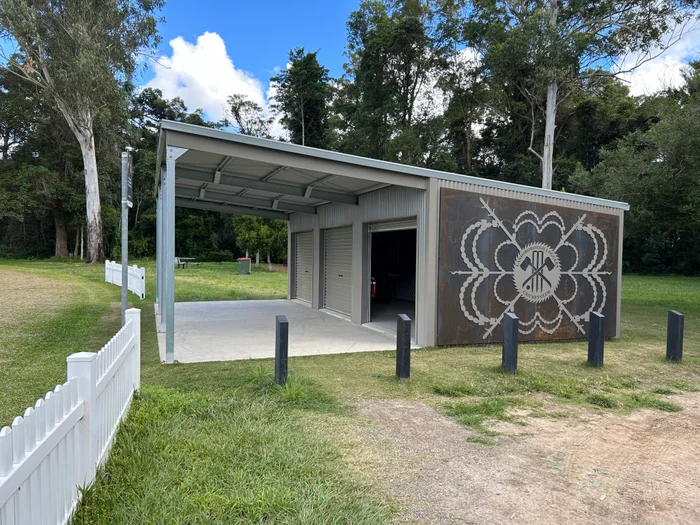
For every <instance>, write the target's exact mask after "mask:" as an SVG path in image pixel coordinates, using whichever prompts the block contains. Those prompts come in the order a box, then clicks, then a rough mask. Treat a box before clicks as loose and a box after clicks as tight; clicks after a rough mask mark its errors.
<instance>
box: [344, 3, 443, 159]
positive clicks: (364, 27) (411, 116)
mask: <svg viewBox="0 0 700 525" xmlns="http://www.w3.org/2000/svg"><path fill="white" fill-rule="evenodd" d="M446 3H449V2H445V1H444V0H399V1H393V0H365V1H363V2H362V3H361V4H360V7H359V9H357V10H356V11H354V12H353V13H351V15H350V18H349V20H348V23H347V27H348V44H347V51H346V54H347V55H348V59H349V60H348V63H347V64H346V65H345V69H346V72H345V76H344V79H343V80H342V81H341V89H340V92H339V97H338V100H337V101H336V104H335V106H336V109H337V111H338V112H339V113H340V119H339V121H340V135H341V139H342V141H341V146H342V148H343V149H344V150H346V151H350V152H352V153H356V154H359V155H366V156H369V157H374V158H381V159H386V160H398V161H401V162H406V163H417V162H419V161H420V160H421V159H422V158H423V156H424V152H423V151H422V150H421V143H422V142H423V141H422V140H421V137H419V136H418V129H417V127H416V124H417V123H419V122H421V123H425V121H426V119H428V120H431V119H433V118H434V117H435V116H436V115H435V113H437V112H435V111H432V112H431V111H426V108H428V109H434V108H435V107H436V105H437V101H436V100H434V99H432V98H431V97H432V96H433V95H434V92H435V89H434V88H435V84H436V80H437V78H436V77H437V75H436V68H437V67H438V66H439V64H440V60H441V59H442V58H443V57H444V55H445V54H446V53H447V52H448V51H449V49H450V47H449V46H447V45H446V43H445V40H446V38H447V37H446V35H445V31H443V26H442V25H441V21H442V13H443V11H442V9H443V5H444V4H446Z"/></svg>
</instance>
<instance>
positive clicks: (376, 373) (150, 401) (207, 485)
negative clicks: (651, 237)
mask: <svg viewBox="0 0 700 525" xmlns="http://www.w3.org/2000/svg"><path fill="white" fill-rule="evenodd" d="M145 264H146V267H147V272H148V273H147V286H148V289H147V300H144V301H138V300H135V301H133V296H131V298H132V301H133V304H134V305H135V306H138V307H141V308H142V312H143V313H142V332H143V341H142V385H143V386H142V392H141V395H140V397H139V399H138V400H136V402H135V403H134V404H133V408H132V411H131V413H130V415H129V418H128V420H127V422H126V424H125V425H124V426H123V428H122V429H121V430H120V432H119V437H118V440H117V444H116V446H115V448H114V449H113V452H112V454H111V456H110V460H109V462H108V463H107V465H106V466H105V468H104V470H103V472H102V473H101V475H100V476H99V477H98V479H97V481H96V482H95V484H94V486H93V487H92V488H91V489H90V490H89V491H88V492H87V493H86V496H85V500H84V503H83V505H82V506H81V507H80V509H79V514H78V516H77V520H76V523H78V524H81V525H82V524H85V525H87V524H97V523H115V524H127V523H129V524H130V523H236V522H250V523H272V522H274V523H383V522H385V521H386V520H389V519H391V509H392V503H391V502H390V501H388V500H387V499H386V498H384V497H383V496H382V495H381V494H378V493H377V492H376V490H371V489H368V487H367V486H366V485H364V484H363V483H361V482H360V481H358V479H356V478H355V477H354V474H352V473H351V472H350V471H348V467H347V466H346V464H345V463H344V461H343V460H342V459H341V457H340V455H339V452H338V451H339V449H340V448H341V447H340V445H339V444H338V443H337V442H336V441H335V439H337V436H338V435H341V434H342V432H343V431H344V429H345V428H346V427H344V426H343V425H345V424H347V421H348V418H350V419H351V418H353V417H355V416H354V415H353V411H352V410H351V409H350V408H348V407H349V406H350V405H351V403H352V402H353V401H354V400H357V399H367V398H404V399H411V400H419V401H422V402H425V403H427V404H430V405H432V406H434V407H435V408H437V409H438V410H441V411H444V412H445V413H449V414H450V415H451V416H452V417H454V418H455V419H456V420H457V421H460V422H462V423H463V424H465V425H468V426H470V427H471V428H473V429H475V430H477V431H479V432H480V433H481V434H480V435H477V436H473V437H472V438H470V440H471V441H472V442H473V443H477V444H482V445H491V444H494V442H492V441H490V440H489V439H486V437H483V436H485V435H488V434H489V433H490V430H489V422H490V421H492V420H496V421H498V420H505V421H512V422H516V423H518V422H522V421H521V419H522V418H515V419H514V418H513V417H512V416H510V415H509V410H510V409H512V408H516V407H521V406H526V407H536V410H535V412H536V413H537V415H540V416H545V415H549V416H550V417H565V416H566V414H567V410H569V409H572V408H574V407H576V409H577V410H580V409H581V407H584V409H590V410H602V411H612V412H619V413H627V412H629V411H632V410H637V409H654V410H664V411H675V410H678V409H680V406H678V405H677V404H675V403H671V402H669V401H668V400H665V399H663V396H667V395H679V394H682V393H683V392H690V391H699V390H700V279H698V278H687V277H646V276H645V277H641V276H625V277H624V279H623V317H622V323H623V325H622V326H623V329H622V338H621V339H619V340H616V341H608V342H607V343H606V353H605V367H604V368H603V369H597V368H591V367H588V366H586V363H585V358H586V343H585V342H572V343H549V344H527V345H522V346H521V348H520V361H519V371H518V373H517V374H514V375H510V374H504V373H502V372H501V371H500V369H499V364H500V348H498V347H467V348H440V349H434V348H427V349H421V350H415V351H413V352H412V356H411V367H412V368H411V379H410V380H408V381H397V380H396V379H395V376H394V372H395V360H394V359H395V357H394V353H393V352H369V353H358V354H341V355H329V356H311V357H297V358H292V359H290V382H289V384H288V385H287V386H286V387H284V388H281V387H279V386H277V385H275V384H274V383H273V382H272V379H271V378H272V376H273V362H272V361H271V360H259V361H252V360H251V361H236V362H224V363H200V364H187V365H184V364H175V365H169V366H163V365H161V364H160V362H159V358H158V349H157V342H156V337H155V319H154V315H153V304H152V300H153V295H154V291H155V290H154V284H155V282H154V275H153V266H154V264H153V262H152V261H146V263H145ZM2 270H11V272H12V273H11V276H12V278H11V281H12V282H24V281H27V282H29V281H31V280H32V279H35V280H37V283H36V286H35V287H34V288H31V289H29V290H27V291H26V293H23V294H18V293H14V292H13V295H11V296H10V297H9V298H7V299H6V301H7V302H9V303H10V304H12V305H15V306H17V307H20V306H21V307H22V308H19V309H17V308H14V307H13V308H12V309H11V310H10V311H11V312H15V310H17V311H18V312H19V313H14V314H13V315H9V316H7V315H6V316H5V317H3V318H1V319H0V360H1V364H2V366H1V367H0V374H2V375H1V376H0V393H1V395H2V400H3V403H0V406H2V414H4V416H2V417H4V422H5V423H7V422H8V419H9V417H10V416H12V415H15V414H18V413H21V411H23V409H24V407H26V406H28V405H29V404H33V402H34V400H35V399H36V397H38V396H39V395H41V394H43V393H44V392H45V391H46V390H48V389H49V388H50V387H51V386H53V384H55V383H56V382H57V381H61V380H63V379H64V374H65V357H66V355H68V354H70V353H72V352H74V351H78V350H91V351H95V350H97V349H98V348H99V347H100V346H101V345H102V344H104V342H105V341H106V340H107V339H108V338H109V336H111V334H113V333H114V332H116V330H118V328H119V313H118V312H119V310H118V301H119V289H118V288H117V287H115V286H112V285H108V284H105V283H104V282H103V267H101V266H90V265H84V264H81V263H70V262H65V261H64V262H56V261H0V273H1V272H2ZM236 271H237V270H236V267H235V264H227V263H205V264H204V265H203V266H202V268H200V269H188V270H179V271H176V299H177V300H178V301H181V300H222V299H228V298H234V297H240V298H259V299H261V298H273V297H274V298H277V297H284V296H285V293H286V275H285V274H284V273H282V272H274V273H268V272H266V271H265V270H264V269H260V270H258V271H255V272H254V273H253V275H251V276H237V274H236ZM41 278H43V279H46V281H44V280H43V279H41ZM47 297H48V298H49V299H46V298H47ZM47 300H48V301H49V302H51V304H52V305H53V306H52V308H50V309H47V308H44V307H43V306H42V305H43V304H44V303H45V302H46V301H47ZM27 305H28V306H27ZM669 308H673V309H678V310H680V311H682V312H683V313H685V315H686V318H685V330H686V332H685V336H686V337H685V346H684V350H685V354H684V360H683V363H682V364H680V365H677V364H673V363H669V362H667V361H666V360H665V359H664V355H665V327H666V310H667V309H669ZM81 341H87V342H86V343H82V342H81ZM8 385H9V386H8ZM535 412H533V414H534V413H535ZM511 413H512V411H511ZM319 418H322V419H323V421H324V422H325V424H327V425H331V426H333V431H329V432H323V430H322V428H321V427H320V426H317V425H316V424H315V422H316V421H318V420H319ZM334 436H335V437H334Z"/></svg>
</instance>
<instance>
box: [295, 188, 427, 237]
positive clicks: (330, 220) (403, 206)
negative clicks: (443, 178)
mask: <svg viewBox="0 0 700 525" xmlns="http://www.w3.org/2000/svg"><path fill="white" fill-rule="evenodd" d="M424 199H425V190H416V189H413V188H400V187H397V186H391V187H389V188H383V189H381V190H377V191H373V192H371V193H365V194H363V195H360V197H359V206H348V205H347V204H336V203H333V204H326V205H324V206H320V207H319V208H318V214H317V215H309V214H307V213H293V214H292V215H291V216H290V218H289V228H290V231H292V232H299V231H308V230H311V229H313V227H314V226H317V227H318V228H321V229H324V228H336V227H338V226H348V225H350V224H353V223H354V222H355V221H360V222H363V223H364V222H373V221H383V220H388V219H399V218H402V217H416V216H417V215H418V213H419V211H420V209H421V206H424V204H421V202H422V201H423V200H424Z"/></svg>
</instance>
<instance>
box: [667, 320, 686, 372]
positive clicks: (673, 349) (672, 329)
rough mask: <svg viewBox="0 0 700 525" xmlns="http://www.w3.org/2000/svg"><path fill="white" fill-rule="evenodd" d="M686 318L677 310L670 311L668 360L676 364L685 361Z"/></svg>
mask: <svg viewBox="0 0 700 525" xmlns="http://www.w3.org/2000/svg"><path fill="white" fill-rule="evenodd" d="M684 319H685V317H684V316H683V314H682V313H680V312H676V311H675V310H669V311H668V331H667V333H666V359H670V360H671V361H673V362H674V363H680V362H681V361H682V360H683V321H684Z"/></svg>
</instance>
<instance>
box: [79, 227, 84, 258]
mask: <svg viewBox="0 0 700 525" xmlns="http://www.w3.org/2000/svg"><path fill="white" fill-rule="evenodd" d="M84 241H85V227H84V226H82V225H81V226H80V260H81V261H82V260H83V258H84V257H85V252H84V250H83V242H84Z"/></svg>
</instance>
